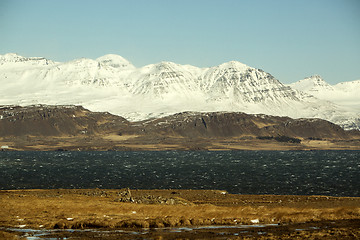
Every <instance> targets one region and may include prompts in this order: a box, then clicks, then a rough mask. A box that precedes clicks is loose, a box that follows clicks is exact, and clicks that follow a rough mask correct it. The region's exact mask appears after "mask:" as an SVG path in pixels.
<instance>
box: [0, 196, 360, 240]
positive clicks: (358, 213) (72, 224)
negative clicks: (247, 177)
mask: <svg viewBox="0 0 360 240" xmlns="http://www.w3.org/2000/svg"><path fill="white" fill-rule="evenodd" d="M0 208H1V209H2V210H1V211H0V226H1V227H2V228H1V230H0V238H1V237H2V238H4V239H7V238H17V237H21V236H24V234H25V232H28V233H27V235H29V234H30V235H34V234H35V233H36V232H34V231H33V232H31V231H30V230H29V231H25V230H24V229H33V230H35V229H77V230H79V231H68V230H67V231H64V230H62V231H48V232H46V235H43V236H46V237H49V236H53V237H59V238H61V237H67V238H74V239H75V238H80V239H89V238H106V239H117V238H119V237H121V238H125V239H126V238H127V239H132V238H139V236H141V237H140V238H150V239H151V238H161V237H163V238H165V239H176V238H188V239H206V238H216V237H218V238H221V237H224V236H226V238H230V239H232V238H233V239H235V238H239V237H241V238H243V237H248V238H285V237H287V238H295V237H299V238H304V237H314V238H315V237H318V238H324V239H325V238H328V237H330V236H332V237H339V238H340V237H341V238H345V239H346V238H349V239H352V238H356V237H360V198H356V197H350V198H337V197H326V196H291V195H289V196H276V195H237V194H236V195H235V194H228V193H226V192H225V191H216V190H131V191H130V190H128V189H122V190H103V189H81V190H80V189H77V190H75V189H73V190H67V189H57V190H2V191H0ZM245 225H250V226H245ZM209 226H213V227H212V228H210V227H209ZM214 226H218V227H219V228H214ZM225 226H231V227H225ZM14 228H15V229H14ZM19 229H22V232H20V231H19ZM81 229H97V230H101V231H81ZM104 230H106V231H104ZM108 230H111V231H108ZM114 230H117V231H114ZM119 230H122V231H119ZM139 234H141V235H139ZM35 235H36V234H35Z"/></svg>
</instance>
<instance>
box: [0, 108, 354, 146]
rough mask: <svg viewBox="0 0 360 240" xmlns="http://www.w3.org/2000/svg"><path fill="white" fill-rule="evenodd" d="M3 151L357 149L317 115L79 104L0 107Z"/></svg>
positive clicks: (345, 135) (348, 136) (347, 135)
mask: <svg viewBox="0 0 360 240" xmlns="http://www.w3.org/2000/svg"><path fill="white" fill-rule="evenodd" d="M0 146H1V150H6V149H10V150H56V149H63V150H174V149H183V150H189V149H210V150H211V149H220V150H225V149H295V150H301V149H360V132H359V131H354V130H353V131H345V130H343V129H342V128H341V127H339V126H337V125H335V124H333V123H331V122H328V121H325V120H321V119H291V118H289V117H277V116H268V115H262V114H246V113H241V112H211V113H200V112H184V113H177V114H174V115H171V116H167V117H163V118H157V119H150V120H146V121H141V122H128V121H127V120H126V119H124V118H122V117H120V116H115V115H112V114H110V113H101V112H91V111H89V110H87V109H84V108H83V107H81V106H48V105H34V106H27V107H19V106H4V107H0Z"/></svg>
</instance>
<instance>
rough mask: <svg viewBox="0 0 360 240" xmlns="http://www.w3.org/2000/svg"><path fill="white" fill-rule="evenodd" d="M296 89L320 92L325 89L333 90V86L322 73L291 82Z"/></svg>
mask: <svg viewBox="0 0 360 240" xmlns="http://www.w3.org/2000/svg"><path fill="white" fill-rule="evenodd" d="M290 86H291V87H292V88H294V89H297V90H300V91H305V92H319V91H323V90H327V91H329V90H333V87H332V86H331V85H330V84H328V83H327V82H326V81H325V80H324V79H322V77H321V76H320V75H313V76H311V77H307V78H305V79H303V80H300V81H297V82H295V83H292V84H290Z"/></svg>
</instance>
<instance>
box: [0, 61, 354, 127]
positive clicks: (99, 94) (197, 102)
mask: <svg viewBox="0 0 360 240" xmlns="http://www.w3.org/2000/svg"><path fill="white" fill-rule="evenodd" d="M356 84H358V85H356ZM0 86H1V87H0V89H1V91H0V105H9V104H10V105H21V106H25V105H33V104H55V105H60V104H61V105H64V104H75V105H83V106H84V107H85V108H88V109H89V110H92V111H109V112H111V113H113V114H116V115H120V116H123V117H125V118H127V119H128V120H132V121H135V120H143V119H148V118H151V117H160V116H166V115H169V114H173V113H177V112H182V111H202V112H211V111H236V112H246V113H263V114H270V115H278V116H290V117H292V118H304V117H307V118H308V117H311V118H312V117H314V118H322V119H326V120H329V121H332V122H334V123H337V124H339V125H341V126H342V127H344V128H345V129H353V128H359V126H360V108H359V106H358V104H359V101H358V100H359V98H358V96H356V94H354V96H353V97H344V96H341V94H342V93H344V94H348V93H349V92H353V89H354V88H355V86H360V81H359V83H356V82H351V83H343V84H338V85H335V86H331V85H329V84H327V83H326V82H324V81H323V80H322V79H321V78H320V77H318V76H314V77H311V78H308V79H304V80H302V81H299V82H297V83H294V84H292V85H289V86H287V85H284V84H282V83H281V82H279V81H278V80H277V79H275V78H274V77H273V76H272V75H271V74H269V73H266V72H264V71H263V70H260V69H255V68H252V67H249V66H247V65H245V64H242V63H240V62H236V61H231V62H227V63H223V64H221V65H219V66H214V67H211V68H198V67H195V66H190V65H180V64H176V63H172V62H161V63H157V64H150V65H147V66H144V67H141V68H136V67H135V66H134V65H132V64H131V63H130V62H129V61H128V60H126V59H124V58H123V57H121V56H118V55H113V54H109V55H105V56H103V57H100V58H98V59H96V60H92V59H85V58H82V59H76V60H73V61H70V62H65V63H62V62H54V61H51V60H48V59H45V58H26V57H22V56H19V55H16V54H5V55H0ZM326 91H335V92H336V93H337V96H338V98H337V99H332V98H329V97H326V96H327V95H326V94H323V93H324V92H326ZM345 98H347V99H348V100H349V101H350V100H351V101H353V103H354V104H344V101H340V100H344V99H345ZM338 101H340V102H338ZM349 101H348V102H349ZM356 102H357V104H356Z"/></svg>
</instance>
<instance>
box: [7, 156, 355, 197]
mask: <svg viewBox="0 0 360 240" xmlns="http://www.w3.org/2000/svg"><path fill="white" fill-rule="evenodd" d="M124 187H129V188H133V189H136V188H139V189H155V188H157V189H169V188H171V189H179V188H183V189H221V190H227V191H229V192H230V193H240V194H297V195H313V194H316V195H330V196H357V197H360V151H285V152H279V151H229V152H206V151H160V152H0V189H26V188H28V189H30V188H43V189H47V188H124Z"/></svg>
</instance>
